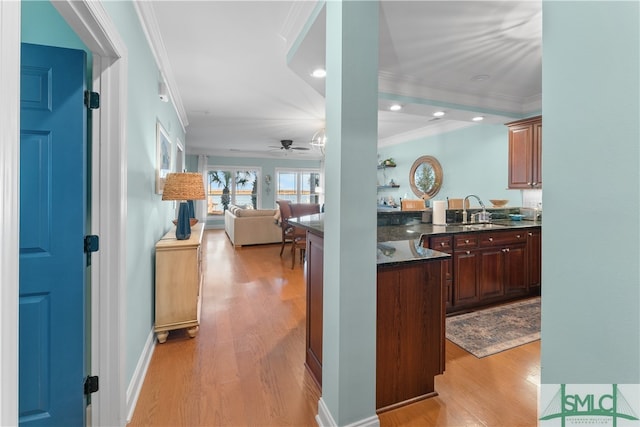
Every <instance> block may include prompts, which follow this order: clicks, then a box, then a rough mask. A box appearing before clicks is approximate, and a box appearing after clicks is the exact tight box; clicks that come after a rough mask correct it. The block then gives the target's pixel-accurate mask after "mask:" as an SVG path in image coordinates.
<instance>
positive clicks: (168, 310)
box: [154, 223, 204, 343]
mask: <svg viewBox="0 0 640 427" xmlns="http://www.w3.org/2000/svg"><path fill="white" fill-rule="evenodd" d="M203 231H204V224H203V223H198V224H196V225H195V226H194V227H192V228H191V237H190V238H189V239H186V240H177V239H176V235H175V227H174V228H173V230H171V231H169V232H168V233H167V234H165V235H164V236H163V237H162V239H160V240H159V241H158V242H157V243H156V280H155V283H156V289H155V296H156V303H155V312H156V320H155V327H154V331H155V333H156V336H157V338H158V342H160V343H164V342H165V341H166V340H167V336H168V335H169V331H172V330H175V329H183V328H186V329H188V333H189V336H190V337H191V338H193V337H195V336H196V334H197V333H198V326H199V324H200V301H201V290H202V251H201V243H202V234H203Z"/></svg>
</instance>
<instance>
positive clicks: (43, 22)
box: [22, 1, 185, 382]
mask: <svg viewBox="0 0 640 427" xmlns="http://www.w3.org/2000/svg"><path fill="white" fill-rule="evenodd" d="M103 4H104V7H105V9H106V10H107V12H108V13H109V15H110V17H111V19H112V20H113V22H114V23H115V24H116V27H117V28H118V31H119V33H120V35H121V37H122V38H123V40H124V42H125V44H126V45H127V50H128V55H129V56H128V60H129V71H128V76H127V77H128V94H127V97H128V111H127V125H128V128H127V129H126V138H127V144H126V145H127V150H128V153H127V156H128V174H127V181H128V187H127V193H128V194H127V239H128V240H127V254H128V257H127V261H126V262H127V283H126V295H125V296H124V300H125V301H126V303H127V328H126V331H127V337H126V343H125V348H126V355H125V359H126V373H127V377H126V379H127V382H128V381H130V380H131V378H132V375H133V372H134V369H135V367H136V364H137V363H138V359H139V358H140V355H141V354H142V350H143V346H144V344H145V342H146V340H147V337H148V336H149V333H150V331H151V330H152V327H153V320H154V310H153V301H154V299H153V284H154V265H155V264H154V254H155V242H156V241H157V240H158V239H159V238H160V237H162V235H163V234H164V233H165V232H166V231H167V230H168V229H169V228H170V226H171V219H172V218H173V217H174V209H173V205H174V204H173V202H162V200H161V195H159V194H155V158H156V121H157V120H159V121H160V122H161V123H162V124H163V125H164V127H165V129H166V130H167V132H168V134H169V137H170V139H171V141H172V142H173V143H174V147H173V155H174V156H175V140H176V138H180V139H181V140H182V141H184V140H185V137H184V136H185V135H184V132H183V130H182V127H181V125H180V122H179V120H178V116H177V115H176V113H175V111H174V110H173V107H172V105H171V104H170V103H165V102H161V101H160V99H159V97H158V86H157V85H158V80H157V76H158V69H157V66H156V64H155V60H154V59H153V56H152V54H151V51H150V49H149V47H148V45H147V42H146V38H145V36H144V34H143V33H142V30H141V28H140V25H139V22H138V18H137V15H136V13H135V10H134V8H133V6H132V3H131V2H104V3H103ZM22 40H23V41H25V42H29V43H38V44H45V45H51V46H61V47H70V48H76V49H84V50H86V47H85V46H84V44H83V43H82V41H81V40H80V39H79V38H78V37H77V35H76V34H75V33H74V32H73V31H72V30H71V29H70V27H69V26H68V25H67V23H66V22H65V21H64V19H63V18H62V17H61V16H60V15H59V13H58V12H57V10H56V9H55V8H54V7H53V6H52V5H51V3H50V2H48V1H42V2H40V1H37V2H31V1H29V2H23V3H22ZM90 61H91V60H90V56H89V62H90ZM90 75H91V71H90V70H89V76H90Z"/></svg>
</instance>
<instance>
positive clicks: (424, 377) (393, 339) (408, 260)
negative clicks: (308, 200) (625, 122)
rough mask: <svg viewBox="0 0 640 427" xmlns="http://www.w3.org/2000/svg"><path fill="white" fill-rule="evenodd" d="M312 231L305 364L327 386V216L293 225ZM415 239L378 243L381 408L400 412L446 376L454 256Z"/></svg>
mask: <svg viewBox="0 0 640 427" xmlns="http://www.w3.org/2000/svg"><path fill="white" fill-rule="evenodd" d="M292 222H293V223H294V224H295V225H296V226H299V227H302V228H305V229H306V230H307V249H306V257H307V264H306V281H307V319H306V322H307V324H306V337H307V338H306V349H305V352H306V355H305V365H306V366H307V368H308V369H309V372H310V373H311V375H312V377H313V378H314V379H315V380H316V382H317V383H318V385H319V386H321V385H322V319H323V300H322V298H323V287H324V283H323V260H324V253H323V247H324V222H323V214H316V215H309V216H306V217H302V218H299V219H297V220H294V221H292ZM419 243H420V242H419V241H418V240H417V239H416V238H412V239H404V240H394V241H384V242H378V246H377V260H376V262H377V270H378V273H377V306H376V319H377V321H376V409H377V411H378V412H383V411H387V410H390V409H394V408H397V407H399V406H403V405H406V404H409V403H412V402H415V401H418V400H421V399H425V398H428V397H431V396H434V395H436V394H437V393H436V391H435V386H434V377H435V376H436V375H439V374H442V373H443V372H444V360H445V356H444V340H445V335H444V321H445V307H444V303H445V300H444V295H445V293H444V292H445V287H444V285H445V282H444V277H445V273H446V272H445V270H444V265H445V264H444V263H443V262H444V261H445V260H448V259H449V258H450V255H449V254H446V253H443V252H439V251H436V250H433V249H429V248H425V247H423V246H422V245H420V244H419Z"/></svg>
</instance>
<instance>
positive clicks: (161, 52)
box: [133, 1, 189, 132]
mask: <svg viewBox="0 0 640 427" xmlns="http://www.w3.org/2000/svg"><path fill="white" fill-rule="evenodd" d="M133 6H134V8H135V10H136V13H137V14H138V20H139V21H140V25H141V26H142V31H143V32H144V35H145V37H146V39H147V43H148V44H149V48H150V49H151V53H152V54H153V57H154V59H155V61H156V65H157V66H158V69H159V70H160V78H161V79H164V81H165V82H166V84H167V90H168V92H169V99H171V103H172V104H173V108H174V109H175V110H176V112H177V114H178V119H179V120H180V124H181V126H182V130H183V132H186V130H185V128H186V127H187V126H188V125H189V120H188V118H187V112H186V110H185V109H184V105H183V103H182V97H181V96H180V91H179V90H178V89H177V88H178V85H177V84H176V81H175V78H174V76H173V71H172V68H171V62H170V61H169V56H168V55H167V50H166V48H165V46H164V42H163V41H162V34H161V33H160V27H159V26H158V20H157V19H156V14H155V11H154V9H153V2H148V1H135V2H133Z"/></svg>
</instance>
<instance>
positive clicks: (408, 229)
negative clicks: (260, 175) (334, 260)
mask: <svg viewBox="0 0 640 427" xmlns="http://www.w3.org/2000/svg"><path fill="white" fill-rule="evenodd" d="M290 221H291V222H292V223H295V224H297V225H298V226H300V227H302V228H305V229H307V230H309V231H311V232H312V233H316V234H321V235H323V234H324V214H323V213H320V214H313V215H307V216H303V217H300V218H292V219H291V220H290ZM481 227H484V226H483V225H479V224H466V225H462V224H447V225H434V224H425V223H421V222H418V221H413V222H410V223H408V224H407V225H384V226H378V239H377V240H378V242H392V241H403V240H417V239H419V238H420V235H421V234H429V235H437V234H455V233H470V232H486V231H495V230H509V229H519V228H540V227H542V221H528V220H522V221H510V220H496V221H493V222H492V223H491V225H490V226H489V227H488V228H481Z"/></svg>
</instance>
